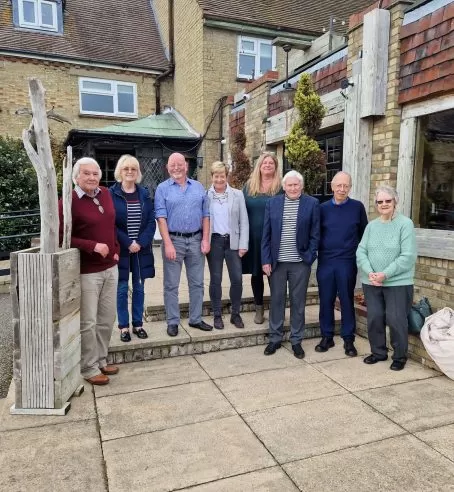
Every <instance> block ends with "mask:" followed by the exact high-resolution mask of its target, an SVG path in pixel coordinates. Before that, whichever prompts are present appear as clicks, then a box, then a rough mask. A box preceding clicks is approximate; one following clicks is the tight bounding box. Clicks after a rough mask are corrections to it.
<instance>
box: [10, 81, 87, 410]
mask: <svg viewBox="0 0 454 492" xmlns="http://www.w3.org/2000/svg"><path fill="white" fill-rule="evenodd" d="M44 93H45V91H44V88H43V86H42V85H41V82H40V81H39V80H37V79H31V80H30V100H31V105H32V111H33V120H32V123H31V125H30V128H29V129H28V130H24V131H23V133H22V139H23V142H24V147H25V149H26V151H27V154H28V156H29V158H30V160H31V162H32V164H33V167H34V168H35V171H36V174H37V176H38V187H39V202H40V208H41V238H40V239H41V241H40V245H41V251H39V249H38V248H32V249H29V250H25V251H19V252H16V253H12V254H11V300H12V308H13V309H12V311H13V327H14V382H15V387H16V398H15V404H14V405H13V406H12V407H11V410H10V412H11V413H12V414H33V415H64V414H65V413H66V412H67V411H68V410H69V408H70V403H69V402H68V400H69V398H70V397H71V395H73V394H80V393H81V392H82V390H83V386H81V384H80V382H81V375H80V350H81V349H80V312H79V311H80V260H79V251H78V250H77V249H64V250H61V251H57V249H58V234H59V217H58V199H57V198H58V197H57V179H56V175H55V169H54V164H53V160H52V153H51V146H50V139H49V130H48V126H47V117H48V114H47V113H46V110H45V101H44ZM53 116H54V117H55V114H53ZM30 136H33V137H34V140H35V142H36V149H37V150H35V148H34V147H33V145H32V143H31V139H30ZM66 161H67V162H66V165H65V166H64V168H65V185H64V191H65V194H66V196H67V197H68V196H69V199H68V198H66V199H65V200H64V210H65V212H66V227H65V232H66V237H65V242H66V244H65V246H66V247H67V246H69V244H70V242H71V213H70V212H71V185H70V179H71V171H72V152H71V147H68V155H67V158H66ZM68 176H69V177H68ZM68 211H69V212H68Z"/></svg>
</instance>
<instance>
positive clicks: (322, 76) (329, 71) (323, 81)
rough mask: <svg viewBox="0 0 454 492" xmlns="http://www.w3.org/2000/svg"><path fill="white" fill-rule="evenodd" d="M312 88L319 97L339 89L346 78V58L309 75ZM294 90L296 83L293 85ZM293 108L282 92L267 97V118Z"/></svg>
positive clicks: (291, 102)
mask: <svg viewBox="0 0 454 492" xmlns="http://www.w3.org/2000/svg"><path fill="white" fill-rule="evenodd" d="M311 76H312V82H313V83H314V88H315V90H316V92H317V93H318V95H319V96H322V95H324V94H328V93H329V92H332V91H335V90H337V89H339V88H340V81H341V80H342V79H345V78H346V76H347V56H344V57H343V58H341V59H340V60H337V61H335V62H333V63H330V64H329V65H326V67H323V68H321V69H320V70H317V71H315V72H313V73H312V74H311ZM293 87H294V88H296V83H295V84H293ZM292 107H293V101H292V100H290V101H288V100H287V99H284V98H283V93H282V92H277V93H276V94H272V95H270V97H269V105H268V116H274V115H276V114H279V113H282V112H283V111H286V110H287V109H290V108H292Z"/></svg>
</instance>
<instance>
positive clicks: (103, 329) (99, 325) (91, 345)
mask: <svg viewBox="0 0 454 492" xmlns="http://www.w3.org/2000/svg"><path fill="white" fill-rule="evenodd" d="M117 284H118V267H117V266H116V265H115V266H113V267H111V268H108V269H107V270H104V271H103V272H97V273H84V274H81V276H80V289H81V299H80V336H81V352H82V355H81V364H80V365H81V371H80V372H81V373H82V377H84V378H85V379H88V378H91V377H93V376H96V375H97V374H100V372H101V371H100V368H102V367H105V366H106V365H107V360H106V358H107V351H108V348H109V342H110V337H111V335H112V328H113V324H114V322H115V314H116V306H117Z"/></svg>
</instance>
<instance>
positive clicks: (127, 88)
mask: <svg viewBox="0 0 454 492" xmlns="http://www.w3.org/2000/svg"><path fill="white" fill-rule="evenodd" d="M117 90H118V92H121V93H124V94H134V87H133V86H132V85H121V84H118V85H117Z"/></svg>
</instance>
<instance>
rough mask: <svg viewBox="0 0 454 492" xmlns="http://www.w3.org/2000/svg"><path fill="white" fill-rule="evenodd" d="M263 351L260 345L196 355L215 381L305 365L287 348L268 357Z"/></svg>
mask: <svg viewBox="0 0 454 492" xmlns="http://www.w3.org/2000/svg"><path fill="white" fill-rule="evenodd" d="M263 350H264V347H263V345H262V346H260V345H258V346H255V347H245V348H241V349H236V350H223V351H221V352H212V353H208V354H201V355H196V356H195V358H196V359H197V361H198V362H199V364H200V365H201V366H202V367H203V368H204V369H205V371H207V373H208V374H209V375H210V377H212V378H213V379H215V378H223V377H227V376H237V375H240V374H249V373H253V372H259V371H264V370H267V369H280V368H283V367H289V366H296V365H300V364H303V362H301V361H300V360H298V359H296V358H295V357H294V356H293V354H291V353H290V352H289V351H288V350H286V349H285V348H281V349H279V350H278V351H277V352H276V353H275V354H273V355H268V356H267V355H264V354H263Z"/></svg>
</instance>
